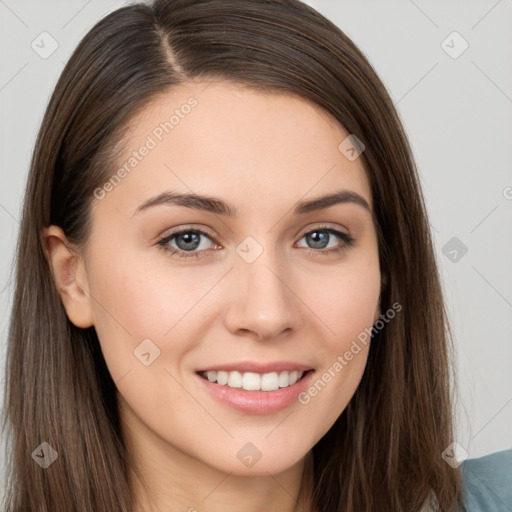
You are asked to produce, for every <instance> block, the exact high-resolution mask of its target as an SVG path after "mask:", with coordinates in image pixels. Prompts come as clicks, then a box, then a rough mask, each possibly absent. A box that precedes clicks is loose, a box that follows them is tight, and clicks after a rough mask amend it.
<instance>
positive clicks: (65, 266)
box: [42, 226, 94, 328]
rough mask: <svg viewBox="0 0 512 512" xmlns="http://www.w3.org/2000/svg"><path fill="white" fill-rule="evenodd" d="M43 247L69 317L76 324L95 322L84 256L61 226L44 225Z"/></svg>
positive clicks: (82, 325)
mask: <svg viewBox="0 0 512 512" xmlns="http://www.w3.org/2000/svg"><path fill="white" fill-rule="evenodd" d="M42 243H43V249H44V252H45V255H46V259H47V261H48V264H49V266H50V269H51V271H52V274H53V279H54V282H55V286H56V288H57V290H58V292H59V294H60V297H61V300H62V303H63V305H64V308H65V309H66V314H67V316H68V318H69V320H70V321H71V322H72V323H73V324H74V325H76V326H77V327H81V328H87V327H91V326H92V325H94V319H93V313H92V307H91V299H90V295H89V285H88V282H87V273H86V270H85V267H84V263H83V259H82V258H81V257H80V255H79V254H78V252H77V251H75V250H74V248H73V247H72V245H71V244H70V243H69V242H68V241H67V239H66V235H65V234H64V232H63V231H62V229H61V228H60V227H58V226H49V227H47V228H44V230H43V236H42Z"/></svg>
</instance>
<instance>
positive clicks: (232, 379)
mask: <svg viewBox="0 0 512 512" xmlns="http://www.w3.org/2000/svg"><path fill="white" fill-rule="evenodd" d="M228 386H229V387H230V388H241V387H242V374H241V373H240V372H228Z"/></svg>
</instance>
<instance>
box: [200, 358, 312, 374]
mask: <svg viewBox="0 0 512 512" xmlns="http://www.w3.org/2000/svg"><path fill="white" fill-rule="evenodd" d="M312 369H313V368H312V367H311V366H307V365H304V364H300V363H293V362H291V361H273V362H268V363H263V362H256V361H240V362H238V363H222V364H217V365H214V366H208V367H205V368H201V369H200V370H198V373H200V372H209V371H210V372H218V371H226V372H231V371H239V372H241V373H244V372H254V373H261V374H265V373H271V372H279V371H290V372H291V371H299V372H306V371H308V370H312Z"/></svg>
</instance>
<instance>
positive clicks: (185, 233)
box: [157, 226, 355, 258]
mask: <svg viewBox="0 0 512 512" xmlns="http://www.w3.org/2000/svg"><path fill="white" fill-rule="evenodd" d="M333 237H334V238H338V239H339V240H342V242H343V243H342V244H341V245H340V244H338V245H336V246H334V247H333V246H330V245H329V244H330V243H331V241H332V240H333ZM202 238H206V239H207V240H209V241H210V243H212V242H213V240H214V239H213V234H212V233H210V232H209V231H205V230H202V229H197V228H193V229H192V228H186V229H181V230H179V231H175V232H174V233H171V234H170V235H167V236H166V237H164V238H162V239H161V240H159V241H158V242H157V245H158V246H159V247H161V248H162V249H163V250H165V251H167V252H170V253H171V255H178V257H180V258H202V257H203V256H206V255H207V251H208V249H211V248H212V247H208V242H206V247H205V243H203V240H202ZM303 238H305V239H306V240H307V243H308V244H310V246H309V247H306V248H305V249H306V251H308V252H310V253H314V254H315V255H316V254H322V255H325V254H331V253H337V252H340V251H342V250H345V249H347V248H348V247H350V246H351V245H353V243H354V242H355V239H354V238H352V237H351V236H350V235H349V234H348V233H344V232H342V231H339V230H337V229H334V228H332V227H329V226H317V227H316V228H314V229H312V230H310V231H307V232H306V233H304V234H303V235H302V237H301V239H300V240H302V239H303ZM173 244H175V245H173ZM218 247H220V246H219V245H217V248H218ZM297 247H300V246H297Z"/></svg>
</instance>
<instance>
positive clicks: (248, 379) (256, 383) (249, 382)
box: [242, 372, 261, 391]
mask: <svg viewBox="0 0 512 512" xmlns="http://www.w3.org/2000/svg"><path fill="white" fill-rule="evenodd" d="M260 384H261V377H260V375H259V374H258V373H252V372H245V373H244V376H243V377H242V387H243V388H244V389H246V390H247V391H257V390H258V389H260Z"/></svg>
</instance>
